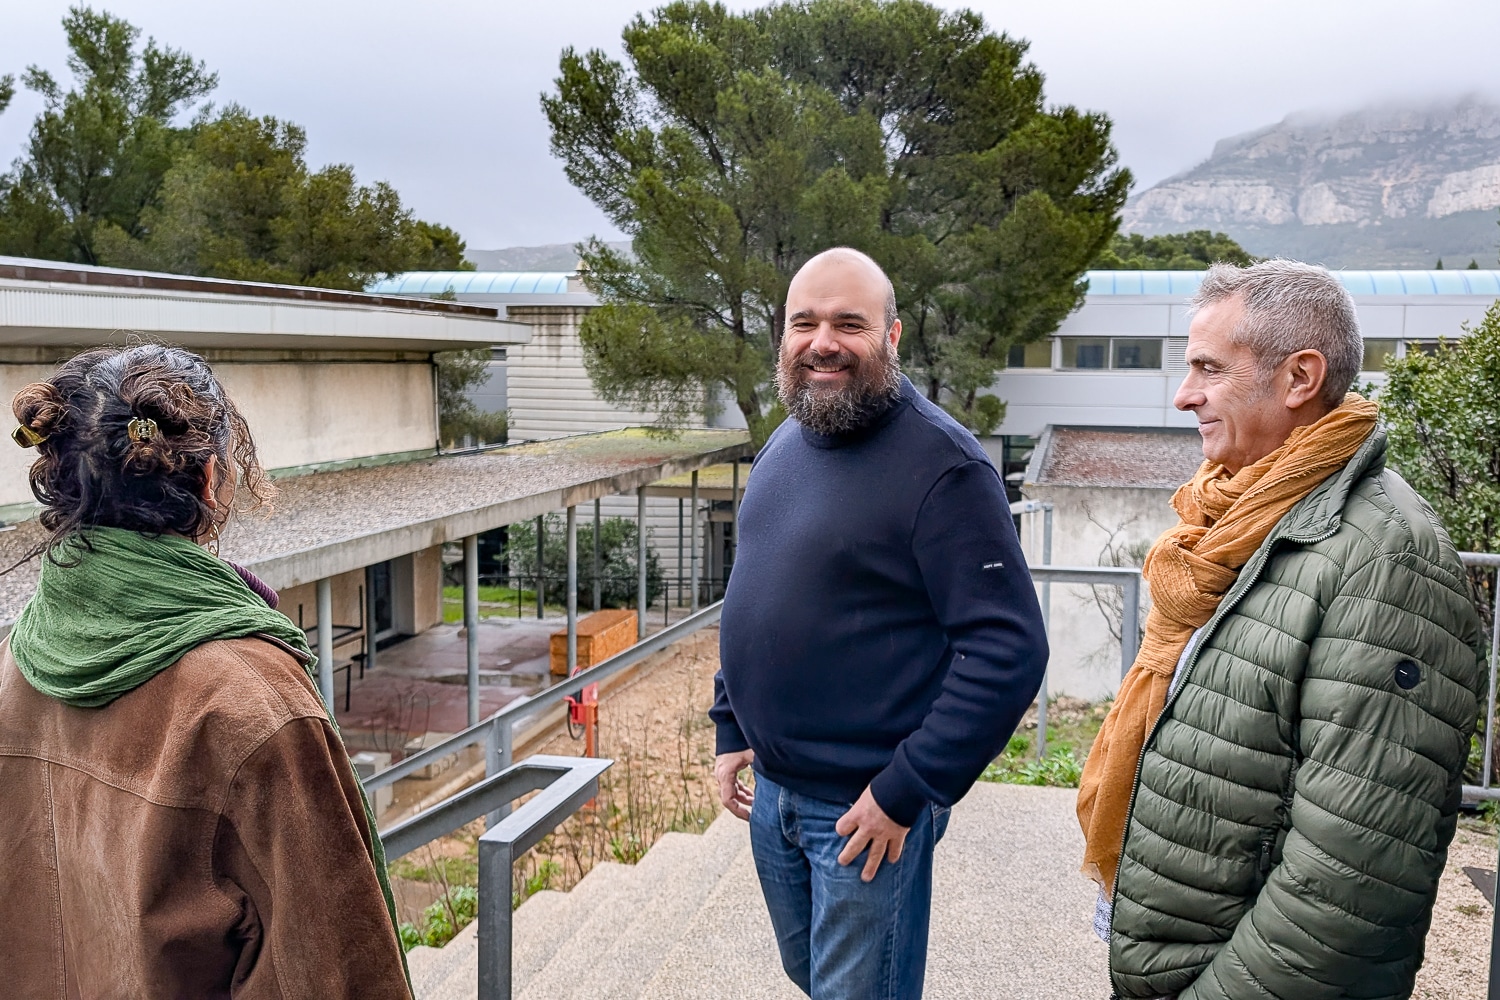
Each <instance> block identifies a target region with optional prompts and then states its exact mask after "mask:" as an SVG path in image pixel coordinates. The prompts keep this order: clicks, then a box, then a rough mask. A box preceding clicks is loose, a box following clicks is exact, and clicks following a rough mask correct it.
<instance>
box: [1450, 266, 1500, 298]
mask: <svg viewBox="0 0 1500 1000" xmlns="http://www.w3.org/2000/svg"><path fill="white" fill-rule="evenodd" d="M1459 273H1461V274H1462V275H1463V276H1464V281H1465V282H1467V283H1468V286H1469V294H1470V295H1500V271H1462V272H1459Z"/></svg>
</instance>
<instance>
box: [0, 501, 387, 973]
mask: <svg viewBox="0 0 1500 1000" xmlns="http://www.w3.org/2000/svg"><path fill="white" fill-rule="evenodd" d="M87 539H88V545H87V546H85V545H84V544H83V542H82V539H81V538H79V537H74V538H72V539H69V540H67V541H65V542H63V544H62V546H61V548H60V549H59V551H58V558H59V559H60V560H61V561H62V563H63V565H59V564H58V563H55V562H53V561H52V559H51V558H49V557H46V556H44V557H43V558H42V573H41V579H40V580H39V581H38V583H37V588H36V593H35V594H33V595H32V597H31V600H29V601H27V602H26V606H25V607H24V608H22V609H21V614H20V617H18V618H17V619H16V624H15V627H14V628H13V629H12V630H11V633H10V651H11V655H12V656H14V657H15V660H16V666H17V667H19V668H20V671H21V675H22V676H23V677H25V678H26V680H27V681H28V682H29V683H30V684H31V686H32V687H34V688H36V689H37V690H38V691H40V692H41V693H42V694H45V695H50V696H51V697H53V698H56V699H58V700H59V701H63V702H66V703H67V704H69V705H75V706H77V707H80V708H100V707H102V706H104V705H108V704H109V703H110V702H112V701H114V700H115V699H116V698H118V697H120V696H121V695H122V694H126V693H128V692H130V691H133V690H135V689H136V688H137V687H140V686H141V685H142V684H144V683H146V682H147V681H149V680H150V679H151V678H153V677H155V676H156V675H157V674H159V673H161V672H162V671H163V670H165V669H167V668H168V667H170V666H171V665H172V664H174V663H176V662H177V661H178V660H180V659H182V657H183V656H184V655H186V654H187V652H188V651H189V650H192V649H194V648H195V647H197V646H201V645H203V644H204V643H205V642H212V641H214V640H216V639H241V638H244V637H245V636H250V635H266V636H270V637H271V638H273V639H278V640H280V641H281V642H283V643H285V644H286V645H288V646H290V647H291V648H293V649H295V650H297V652H298V653H300V654H302V656H303V657H304V665H305V667H306V670H307V673H308V676H309V677H313V678H314V679H315V680H314V683H315V684H316V674H315V673H314V670H315V667H316V665H317V658H316V657H315V656H313V653H312V650H311V649H309V648H308V645H307V636H306V635H305V634H304V633H303V631H302V630H301V629H300V628H298V627H297V626H296V625H294V624H292V621H291V619H289V618H287V616H286V615H284V614H282V613H281V612H279V611H274V610H272V609H271V608H270V607H269V606H268V605H267V604H266V602H265V601H263V600H261V598H260V596H259V595H258V594H256V593H255V592H254V591H252V590H251V589H250V588H249V587H248V586H247V585H246V584H245V581H244V580H241V579H240V577H239V574H238V573H236V572H235V571H234V570H233V569H232V568H231V567H230V566H229V564H228V563H226V562H224V560H222V559H220V558H218V557H217V556H214V555H212V554H211V553H209V552H208V551H206V550H205V549H204V548H203V547H202V546H200V545H197V544H196V543H194V542H191V541H189V540H188V539H186V538H182V537H179V536H176V535H162V536H159V537H151V536H148V535H142V534H140V533H138V532H134V531H124V530H122V529H120V528H89V529H87ZM328 721H329V723H330V724H332V725H333V727H334V732H335V733H337V732H338V724H337V723H335V722H334V719H333V713H332V712H331V711H330V712H329V713H328ZM355 785H356V786H357V787H359V790H360V791H359V794H360V800H361V802H362V803H363V805H364V810H365V823H366V824H367V825H368V827H369V830H370V843H371V846H372V855H373V856H372V859H371V860H373V861H374V863H375V874H376V876H377V877H378V878H379V880H380V891H381V892H382V893H383V894H384V895H385V904H386V908H387V909H388V910H389V911H390V915H391V924H392V926H396V927H397V932H396V940H397V941H398V942H399V941H400V940H401V933H400V929H399V926H397V922H396V904H395V900H394V898H393V897H392V896H391V884H390V879H389V877H388V876H387V874H386V867H385V849H384V848H383V847H382V846H381V843H380V833H379V831H378V830H377V829H376V828H375V811H374V810H373V809H371V808H370V802H369V799H368V798H366V797H365V792H364V786H363V785H362V784H360V782H359V780H358V777H357V776H356V779H355ZM402 960H403V962H404V961H405V957H404V955H403V959H402Z"/></svg>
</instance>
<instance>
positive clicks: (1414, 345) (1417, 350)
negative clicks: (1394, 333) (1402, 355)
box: [1406, 340, 1441, 354]
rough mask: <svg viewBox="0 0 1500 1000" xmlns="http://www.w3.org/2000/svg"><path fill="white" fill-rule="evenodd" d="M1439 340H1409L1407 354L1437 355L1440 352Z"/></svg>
mask: <svg viewBox="0 0 1500 1000" xmlns="http://www.w3.org/2000/svg"><path fill="white" fill-rule="evenodd" d="M1439 343H1441V341H1437V340H1408V341H1407V342H1406V353H1407V354H1436V353H1437V352H1438V344H1439Z"/></svg>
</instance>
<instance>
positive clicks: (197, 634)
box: [0, 344, 410, 1000]
mask: <svg viewBox="0 0 1500 1000" xmlns="http://www.w3.org/2000/svg"><path fill="white" fill-rule="evenodd" d="M14 410H15V415H16V418H17V420H19V421H20V426H19V427H17V428H16V430H15V433H14V437H15V440H16V442H17V443H18V444H20V445H22V446H23V447H27V448H35V449H36V450H37V452H38V457H37V459H36V462H35V463H34V464H33V465H32V467H31V473H30V478H31V488H32V492H33V493H35V495H36V498H37V500H38V502H40V504H41V506H42V511H41V514H40V520H41V524H42V526H43V527H45V528H46V529H47V530H48V531H49V533H50V534H49V537H48V539H47V541H46V542H45V543H44V544H43V545H41V546H39V548H38V550H37V552H34V553H33V556H41V558H42V563H41V576H40V580H39V582H38V584H37V589H36V593H35V595H34V596H33V597H32V598H31V600H30V601H29V602H28V603H27V605H26V607H25V609H24V610H23V611H22V612H21V614H20V617H19V618H18V619H17V620H16V623H15V627H14V629H13V630H12V631H11V633H10V636H9V638H8V639H6V640H5V642H4V643H3V644H0V803H3V806H0V858H3V859H4V860H3V863H0V942H3V945H0V952H3V953H4V954H5V956H6V961H5V962H4V966H5V969H4V975H5V978H6V985H5V988H4V990H3V992H4V994H5V995H6V996H7V997H16V998H32V997H35V998H44V997H45V998H53V997H56V998H64V997H67V998H71V997H142V998H144V997H151V998H176V997H182V998H187V997H192V998H201V997H236V998H256V1000H259V998H267V1000H270V998H290V997H307V998H313V997H318V998H336V997H361V998H382V1000H383V998H407V997H409V996H410V988H409V986H408V981H407V977H406V972H405V965H404V960H403V957H402V952H401V947H400V944H399V939H398V936H397V931H396V927H395V918H394V907H393V906H392V904H391V895H390V888H389V884H388V880H387V878H386V873H385V859H384V856H383V854H382V851H381V846H380V840H379V837H378V836H377V834H376V831H375V825H374V822H373V817H372V813H371V811H370V809H369V807H368V805H367V804H366V802H365V800H364V796H363V793H362V790H361V788H360V785H359V781H358V779H357V778H356V777H355V775H354V771H353V768H352V767H351V766H350V763H349V758H348V756H347V755H346V753H345V751H344V747H343V744H342V742H341V741H340V739H339V735H338V731H337V729H336V728H335V727H334V724H333V721H332V719H331V718H330V716H329V714H328V712H327V710H326V709H325V707H324V705H323V702H322V701H321V699H320V698H319V697H318V693H317V689H316V688H315V686H314V684H313V682H312V674H311V670H312V667H313V663H314V658H313V656H312V654H311V652H310V651H309V650H308V646H307V640H306V637H305V636H304V635H303V633H302V631H301V629H299V628H297V627H296V626H295V625H293V624H292V622H291V621H289V620H288V619H287V618H286V617H285V616H284V615H282V614H281V613H279V612H277V611H276V610H275V606H276V595H275V593H274V592H273V591H271V590H270V588H268V587H266V586H265V585H264V584H263V583H261V582H260V581H259V580H257V579H256V578H255V577H254V576H252V575H251V574H250V573H249V572H248V571H246V570H244V569H241V568H239V567H237V566H234V565H233V564H231V563H228V562H226V561H224V560H222V559H220V558H219V557H218V556H217V555H216V554H215V553H216V551H217V547H218V545H217V543H218V535H219V531H220V529H221V528H222V527H223V525H224V523H225V521H226V520H227V519H228V517H229V515H230V513H231V510H232V509H233V507H234V500H235V496H236V494H237V493H238V494H240V495H242V496H245V497H248V498H251V499H253V501H254V502H255V503H263V502H265V501H266V500H268V499H269V497H270V493H271V487H270V484H269V483H268V481H267V480H266V477H265V474H264V473H263V471H262V470H261V468H260V465H259V462H258V460H257V458H256V453H255V445H254V443H253V441H252V440H251V436H250V431H249V428H248V427H247V426H246V425H245V421H244V418H243V417H241V416H240V413H239V411H238V410H237V409H236V408H235V406H234V403H233V402H231V401H230V399H229V397H228V396H227V395H226V394H225V392H224V389H223V387H222V386H221V385H220V384H219V381H218V379H217V378H216V377H215V376H214V373H213V372H212V370H210V368H209V366H208V365H207V363H205V362H204V360H203V359H202V358H200V357H198V356H197V355H194V354H191V353H188V352H187V351H183V350H179V349H176V348H170V347H162V346H158V345H152V344H147V345H138V346H132V347H128V348H124V349H101V350H94V351H89V352H87V353H85V354H81V355H79V356H77V357H75V358H73V359H72V360H70V361H68V362H66V363H64V364H63V365H62V366H61V367H60V368H59V369H58V370H57V372H56V374H54V375H53V377H52V378H50V379H48V380H47V381H44V382H36V383H33V384H31V385H28V386H26V387H25V388H24V389H22V390H21V391H20V393H18V394H17V395H16V398H15V402H14Z"/></svg>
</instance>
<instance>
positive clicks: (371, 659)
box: [360, 566, 394, 676]
mask: <svg viewBox="0 0 1500 1000" xmlns="http://www.w3.org/2000/svg"><path fill="white" fill-rule="evenodd" d="M392 574H393V575H394V570H392ZM392 589H394V587H393V588H392ZM375 603H376V602H375V567H374V566H366V567H365V669H366V670H374V669H375V633H376V632H377V631H379V626H378V625H377V624H376V622H375ZM360 676H364V675H363V674H361V675H360Z"/></svg>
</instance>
